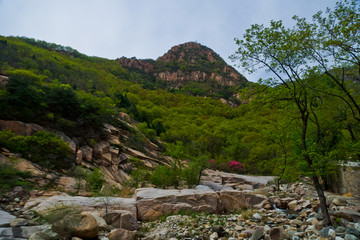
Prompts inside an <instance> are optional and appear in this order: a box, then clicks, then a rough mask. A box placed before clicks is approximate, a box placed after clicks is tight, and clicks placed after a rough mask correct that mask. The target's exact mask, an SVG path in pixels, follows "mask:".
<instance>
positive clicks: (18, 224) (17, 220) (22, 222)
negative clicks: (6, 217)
mask: <svg viewBox="0 0 360 240" xmlns="http://www.w3.org/2000/svg"><path fill="white" fill-rule="evenodd" d="M27 225H28V220H26V219H24V218H15V219H13V220H11V222H10V227H21V226H27Z"/></svg>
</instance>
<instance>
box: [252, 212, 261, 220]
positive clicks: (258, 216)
mask: <svg viewBox="0 0 360 240" xmlns="http://www.w3.org/2000/svg"><path fill="white" fill-rule="evenodd" d="M253 218H254V219H256V220H261V219H262V217H261V215H260V214H259V213H255V214H254V215H253Z"/></svg>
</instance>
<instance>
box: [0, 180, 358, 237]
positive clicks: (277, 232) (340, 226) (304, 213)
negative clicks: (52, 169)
mask: <svg viewBox="0 0 360 240" xmlns="http://www.w3.org/2000/svg"><path fill="white" fill-rule="evenodd" d="M220 181H221V179H220ZM226 182H227V183H230V184H232V182H234V181H233V180H232V181H229V180H227V181H226ZM226 182H225V184H226ZM255 182H256V181H255ZM250 183H251V182H247V183H246V184H248V185H251V186H253V188H254V190H235V189H234V188H233V187H230V186H226V185H222V184H220V183H217V182H213V183H212V184H209V185H211V186H212V187H213V188H210V187H207V186H203V185H199V186H197V187H196V188H195V189H182V190H175V189H172V190H164V189H155V188H141V189H137V191H136V193H135V196H134V197H133V198H117V197H81V196H69V195H67V194H64V193H56V192H54V193H53V196H37V194H36V191H33V192H31V193H29V196H28V195H26V194H23V195H19V192H22V191H21V189H20V188H18V189H15V190H14V191H13V193H11V194H9V195H8V197H9V198H12V200H11V201H10V202H12V203H14V204H11V205H12V207H8V205H6V206H5V205H2V206H1V207H2V208H3V209H6V210H7V211H11V212H12V213H13V215H15V216H9V215H7V214H6V213H4V212H1V211H0V239H14V238H15V239H32V240H35V239H36V240H39V239H40V240H41V239H49V237H51V239H59V238H60V236H61V237H63V235H61V233H64V234H65V233H66V234H70V235H69V236H71V237H73V238H74V239H77V240H79V239H94V238H95V239H96V238H97V239H101V240H107V239H109V240H122V239H147V240H150V239H157V240H162V239H173V240H174V239H184V240H185V239H187V240H190V239H193V240H195V239H197V240H200V239H213V240H215V239H230V240H235V239H252V240H257V239H293V240H297V239H335V240H342V239H346V240H350V239H360V201H359V199H356V198H352V197H344V196H338V195H331V194H327V200H328V203H329V211H330V215H331V219H332V222H333V224H334V227H326V226H324V225H323V222H322V220H323V219H322V216H321V212H320V211H319V204H318V201H317V200H316V198H315V197H314V195H313V194H314V189H313V188H312V187H311V186H309V185H307V184H304V183H296V184H293V185H291V186H282V188H281V189H282V191H281V193H276V192H274V189H275V188H274V187H266V186H264V185H262V187H260V188H256V187H254V186H255V185H254V184H253V185H252V184H250ZM237 186H240V185H237ZM214 189H217V190H214ZM37 193H39V192H37ZM260 193H262V194H260ZM264 194H265V195H264ZM28 197H31V198H30V199H29V200H27V198H28ZM16 198H19V199H18V200H15V199H16ZM16 201H26V203H25V204H23V206H20V204H19V206H16V203H19V202H16ZM63 206H71V207H76V208H77V209H79V212H70V214H69V216H67V215H66V217H63V218H61V219H60V220H58V221H55V223H52V225H51V226H50V225H49V224H45V225H37V224H38V221H37V220H38V219H37V218H36V215H34V214H33V213H34V212H35V213H37V215H43V216H44V215H46V214H47V213H49V209H54V208H55V209H56V208H61V207H63ZM174 214H175V215H174ZM55 232H56V233H55ZM59 234H60V236H59ZM75 237H76V238H75Z"/></svg>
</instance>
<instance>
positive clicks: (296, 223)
mask: <svg viewBox="0 0 360 240" xmlns="http://www.w3.org/2000/svg"><path fill="white" fill-rule="evenodd" d="M292 223H293V224H295V225H297V226H301V225H302V224H303V222H302V221H300V220H299V219H294V220H293V221H292Z"/></svg>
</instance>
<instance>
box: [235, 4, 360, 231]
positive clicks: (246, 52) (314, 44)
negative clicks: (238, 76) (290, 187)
mask: <svg viewBox="0 0 360 240" xmlns="http://www.w3.org/2000/svg"><path fill="white" fill-rule="evenodd" d="M293 19H294V20H295V21H296V24H295V26H294V27H292V28H287V27H285V26H284V25H283V24H282V22H281V21H271V23H270V26H269V27H264V25H258V24H255V25H253V26H252V27H251V28H250V29H248V30H247V31H246V34H245V35H244V37H243V39H237V40H236V43H237V44H238V45H239V49H238V51H237V52H236V54H235V55H234V56H233V59H235V60H240V62H241V64H242V66H243V67H244V68H246V69H247V70H249V71H255V70H257V68H258V67H265V68H266V69H268V70H269V71H270V72H272V73H273V74H274V75H275V77H274V78H272V79H268V80H267V81H266V82H265V86H267V87H268V88H267V89H266V94H267V95H266V97H265V101H266V100H271V101H272V102H274V104H284V103H285V104H287V107H286V108H287V109H289V110H291V113H292V115H291V116H287V115H284V118H285V119H287V120H290V119H292V118H293V117H295V118H297V119H298V120H299V122H298V124H297V125H298V128H299V130H298V132H297V136H296V135H295V136H294V137H293V139H291V141H289V142H290V143H292V144H294V143H295V145H293V146H292V147H291V148H290V149H297V151H295V152H291V153H290V154H289V152H288V151H287V148H286V146H287V144H286V142H285V141H284V144H283V150H284V154H285V159H284V160H286V161H290V162H288V163H287V164H286V165H284V167H285V168H284V172H286V171H288V172H289V173H290V174H292V173H293V172H294V170H295V171H298V172H300V173H301V174H304V175H307V176H309V177H311V178H312V180H313V183H314V186H315V188H316V190H317V194H318V196H319V199H320V203H321V204H320V207H321V210H322V214H323V217H324V224H325V225H329V224H331V222H330V217H329V214H328V212H327V208H326V198H325V196H324V192H323V187H322V186H321V180H320V178H326V177H327V176H328V174H329V173H331V170H332V168H333V167H334V166H335V164H336V161H338V160H340V159H341V160H344V159H347V158H344V157H353V158H357V159H359V149H360V148H359V147H360V146H359V139H358V137H357V136H358V133H359V124H360V92H359V81H358V79H359V76H360V68H359V67H360V55H359V47H360V42H359V35H360V31H359V26H360V4H359V2H358V1H355V0H353V1H346V0H345V1H343V2H338V3H337V4H336V7H335V9H334V10H331V9H327V11H326V15H325V16H323V13H322V12H319V13H317V14H316V15H314V17H313V21H312V22H308V21H307V20H306V19H303V18H299V17H297V16H294V18H293ZM355 132H356V134H354V133H355ZM282 137H285V136H280V138H282ZM283 140H285V139H283ZM351 150H355V151H353V155H348V156H346V154H345V155H344V153H346V152H351ZM289 164H290V165H291V166H293V167H292V168H293V169H291V168H290V169H289V168H287V166H289ZM286 168H287V169H286ZM289 170H290V171H289Z"/></svg>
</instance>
